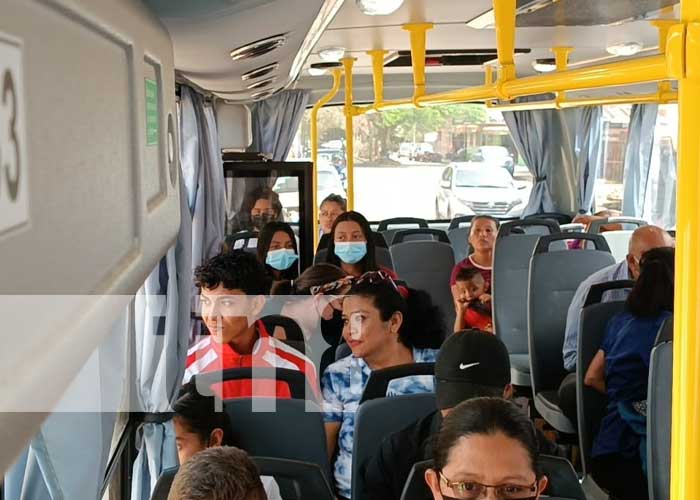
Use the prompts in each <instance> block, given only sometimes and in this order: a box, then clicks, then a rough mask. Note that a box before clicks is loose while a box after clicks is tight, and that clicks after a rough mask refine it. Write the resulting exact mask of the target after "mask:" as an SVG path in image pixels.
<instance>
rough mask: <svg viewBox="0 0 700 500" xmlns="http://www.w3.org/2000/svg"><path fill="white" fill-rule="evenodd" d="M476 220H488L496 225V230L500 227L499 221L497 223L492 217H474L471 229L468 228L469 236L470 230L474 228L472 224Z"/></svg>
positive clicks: (472, 223)
mask: <svg viewBox="0 0 700 500" xmlns="http://www.w3.org/2000/svg"><path fill="white" fill-rule="evenodd" d="M478 220H490V221H491V222H493V223H494V224H495V225H496V229H497V230H498V228H499V227H501V221H499V220H498V219H497V218H495V217H492V216H491V215H475V216H474V218H473V219H472V222H471V227H470V228H469V234H471V232H472V229H471V228H473V227H474V223H475V222H476V221H478Z"/></svg>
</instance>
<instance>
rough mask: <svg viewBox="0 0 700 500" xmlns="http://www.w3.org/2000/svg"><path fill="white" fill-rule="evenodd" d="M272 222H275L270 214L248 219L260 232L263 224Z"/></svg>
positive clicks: (253, 216)
mask: <svg viewBox="0 0 700 500" xmlns="http://www.w3.org/2000/svg"><path fill="white" fill-rule="evenodd" d="M273 220H275V217H274V216H273V215H271V214H260V215H252V216H251V217H250V221H251V223H252V224H253V227H254V228H256V229H258V230H261V229H262V228H263V226H265V224H267V223H268V222H272V221H273Z"/></svg>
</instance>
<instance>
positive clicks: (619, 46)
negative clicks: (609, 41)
mask: <svg viewBox="0 0 700 500" xmlns="http://www.w3.org/2000/svg"><path fill="white" fill-rule="evenodd" d="M643 48H644V45H642V44H641V43H639V42H621V43H615V44H613V45H608V46H607V47H606V48H605V50H607V51H608V54H612V55H613V56H633V55H635V54H636V53H638V52H639V51H640V50H642V49H643Z"/></svg>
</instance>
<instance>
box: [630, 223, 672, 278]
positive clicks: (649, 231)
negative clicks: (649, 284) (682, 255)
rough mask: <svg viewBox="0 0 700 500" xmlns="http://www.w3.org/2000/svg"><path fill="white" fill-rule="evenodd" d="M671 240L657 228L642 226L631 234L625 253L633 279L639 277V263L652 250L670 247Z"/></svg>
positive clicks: (664, 232) (668, 235)
mask: <svg viewBox="0 0 700 500" xmlns="http://www.w3.org/2000/svg"><path fill="white" fill-rule="evenodd" d="M672 246H674V241H673V238H672V237H671V235H670V234H668V233H667V232H666V231H664V230H663V229H661V228H660V227H658V226H651V225H650V226H642V227H640V228H639V229H637V230H636V231H635V232H634V233H632V237H631V238H630V243H629V249H628V253H627V264H628V265H629V268H630V274H631V275H632V277H633V278H634V279H637V278H638V277H639V261H640V260H641V259H642V255H644V254H645V253H646V252H648V251H649V250H651V249H652V248H660V247H672Z"/></svg>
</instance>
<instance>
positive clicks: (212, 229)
mask: <svg viewBox="0 0 700 500" xmlns="http://www.w3.org/2000/svg"><path fill="white" fill-rule="evenodd" d="M180 108H181V113H180V116H181V118H180V137H181V147H180V159H181V165H182V176H183V180H184V184H185V189H186V190H187V200H188V203H189V208H190V212H191V219H192V266H193V267H197V266H198V265H199V264H201V263H202V261H204V260H207V259H209V258H210V257H213V256H214V255H216V254H217V253H219V250H220V246H221V242H222V241H223V239H224V229H225V220H226V186H225V184H224V170H223V162H222V160H221V147H220V146H219V133H218V128H217V125H216V117H215V115H214V109H213V107H212V106H211V104H210V103H207V102H206V101H205V99H204V97H202V95H201V94H198V93H197V92H195V91H193V90H192V89H190V88H189V87H186V86H183V87H181V91H180Z"/></svg>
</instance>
